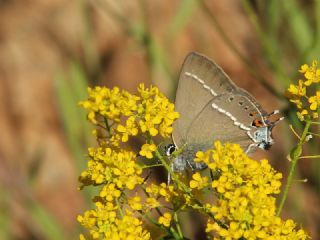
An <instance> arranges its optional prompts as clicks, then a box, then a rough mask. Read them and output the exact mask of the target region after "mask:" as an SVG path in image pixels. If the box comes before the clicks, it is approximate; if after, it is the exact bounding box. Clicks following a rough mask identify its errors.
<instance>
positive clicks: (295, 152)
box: [277, 120, 311, 216]
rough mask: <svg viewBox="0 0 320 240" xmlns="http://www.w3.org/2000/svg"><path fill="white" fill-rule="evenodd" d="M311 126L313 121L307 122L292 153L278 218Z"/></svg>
mask: <svg viewBox="0 0 320 240" xmlns="http://www.w3.org/2000/svg"><path fill="white" fill-rule="evenodd" d="M310 125H311V121H310V120H307V121H306V125H305V126H304V129H303V133H302V136H301V139H300V140H299V142H298V144H297V146H295V147H294V148H293V149H292V150H291V152H290V157H291V167H290V171H289V175H288V178H287V183H286V186H285V188H284V192H283V195H282V197H281V200H280V204H279V208H278V211H277V216H280V214H281V211H282V209H283V206H284V203H285V202H286V199H287V197H288V193H289V189H290V187H291V184H292V180H293V174H294V171H295V169H296V165H297V162H298V159H299V158H300V156H301V153H302V146H303V144H304V143H305V142H306V137H307V135H308V131H309V128H310Z"/></svg>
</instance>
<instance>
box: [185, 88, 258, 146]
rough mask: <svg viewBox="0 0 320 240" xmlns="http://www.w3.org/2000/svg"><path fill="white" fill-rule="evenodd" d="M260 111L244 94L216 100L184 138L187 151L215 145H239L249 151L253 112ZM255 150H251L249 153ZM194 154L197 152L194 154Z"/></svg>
mask: <svg viewBox="0 0 320 240" xmlns="http://www.w3.org/2000/svg"><path fill="white" fill-rule="evenodd" d="M258 111H260V110H259V109H258V107H257V106H256V105H255V104H254V103H253V102H251V101H250V100H249V99H248V97H247V96H246V95H243V94H242V92H239V93H237V92H235V93H225V94H222V95H220V96H217V97H215V98H213V99H212V100H211V101H209V102H208V103H207V104H206V106H205V107H204V108H203V109H202V110H201V112H199V113H198V115H197V116H196V117H195V118H194V120H193V121H192V123H191V124H190V127H189V128H188V130H187V134H186V138H184V139H182V142H183V144H185V145H186V146H187V148H189V149H188V150H190V149H195V148H197V149H198V150H202V151H205V150H207V149H208V148H209V147H211V146H212V144H213V142H214V141H216V140H219V141H221V142H232V143H237V144H240V146H241V147H242V148H243V149H244V150H245V151H246V150H248V149H249V146H250V144H252V143H253V141H252V139H251V137H250V134H251V131H252V130H254V126H253V125H252V122H253V121H254V119H255V115H253V114H252V113H253V112H258ZM252 150H254V148H253V149H251V148H250V151H252ZM193 152H195V151H193Z"/></svg>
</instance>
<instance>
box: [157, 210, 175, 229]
mask: <svg viewBox="0 0 320 240" xmlns="http://www.w3.org/2000/svg"><path fill="white" fill-rule="evenodd" d="M171 220H172V216H171V214H170V213H168V212H166V213H164V214H163V216H160V217H159V220H158V222H159V223H160V224H162V225H163V226H165V227H169V226H170V223H171Z"/></svg>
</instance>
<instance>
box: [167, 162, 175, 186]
mask: <svg viewBox="0 0 320 240" xmlns="http://www.w3.org/2000/svg"><path fill="white" fill-rule="evenodd" d="M170 168H171V171H172V172H173V170H174V165H173V163H171V164H170ZM170 182H171V174H170V172H168V179H167V185H168V186H169V185H170Z"/></svg>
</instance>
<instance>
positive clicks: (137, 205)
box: [128, 196, 142, 211]
mask: <svg viewBox="0 0 320 240" xmlns="http://www.w3.org/2000/svg"><path fill="white" fill-rule="evenodd" d="M128 204H129V206H130V207H131V208H132V209H133V210H136V211H138V210H141V209H142V204H141V198H140V197H139V196H135V197H133V198H130V199H129V200H128Z"/></svg>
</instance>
